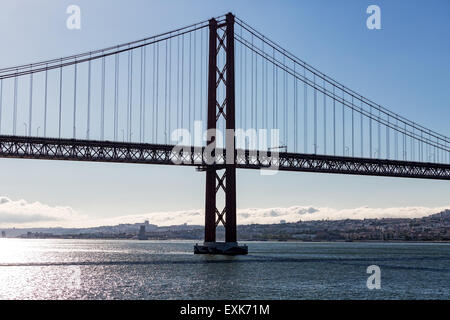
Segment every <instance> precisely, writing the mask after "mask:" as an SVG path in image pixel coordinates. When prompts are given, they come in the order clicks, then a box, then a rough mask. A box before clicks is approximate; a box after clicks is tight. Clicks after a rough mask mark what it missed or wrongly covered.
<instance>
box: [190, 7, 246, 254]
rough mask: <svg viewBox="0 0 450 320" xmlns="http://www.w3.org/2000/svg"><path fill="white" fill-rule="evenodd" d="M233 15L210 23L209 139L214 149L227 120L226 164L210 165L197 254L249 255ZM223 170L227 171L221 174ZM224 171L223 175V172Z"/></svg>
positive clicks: (195, 250) (195, 251)
mask: <svg viewBox="0 0 450 320" xmlns="http://www.w3.org/2000/svg"><path fill="white" fill-rule="evenodd" d="M221 50H224V51H225V57H226V63H225V65H224V66H220V65H219V64H218V61H217V55H218V54H219V52H220V51H221ZM234 78H235V76H234V16H233V15H232V14H231V13H228V14H227V15H226V20H225V22H224V23H220V24H218V23H217V20H215V19H211V20H210V21H209V65H208V123H207V126H208V128H207V129H208V139H207V144H208V145H211V144H213V145H214V146H215V143H216V142H215V137H216V128H217V123H218V121H223V120H225V127H226V130H227V132H226V133H225V137H226V142H225V143H226V163H225V164H223V165H220V166H218V165H217V164H216V163H213V164H212V165H207V166H206V168H205V171H206V190H205V191H206V192H205V196H206V197H205V242H204V244H203V245H196V246H195V247H194V253H198V254H200V253H206V254H230V255H236V254H247V253H248V249H247V246H239V245H238V243H237V234H236V164H235V154H236V152H235V136H234V130H235V81H234ZM221 84H223V85H224V86H225V94H226V97H225V99H224V101H217V91H218V90H219V88H220V86H221ZM222 170H224V172H223V171H222ZM222 172H223V173H222ZM219 191H223V192H224V193H225V206H224V208H223V209H222V210H219V209H218V208H217V194H218V192H219ZM220 223H222V224H223V226H224V227H225V242H217V241H216V228H217V226H218V225H219V224H220Z"/></svg>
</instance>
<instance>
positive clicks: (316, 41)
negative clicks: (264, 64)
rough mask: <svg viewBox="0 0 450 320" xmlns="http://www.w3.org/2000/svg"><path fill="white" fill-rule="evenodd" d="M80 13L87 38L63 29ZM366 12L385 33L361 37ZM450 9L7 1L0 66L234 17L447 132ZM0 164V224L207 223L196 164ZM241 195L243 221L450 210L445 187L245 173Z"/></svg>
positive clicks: (431, 5) (394, 4)
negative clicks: (70, 10)
mask: <svg viewBox="0 0 450 320" xmlns="http://www.w3.org/2000/svg"><path fill="white" fill-rule="evenodd" d="M72 4H76V5H78V6H79V7H80V9H81V29H80V30H69V29H67V27H66V19H67V17H68V14H67V13H66V9H67V7H68V6H69V5H72ZM371 4H376V5H378V6H379V7H380V9H381V30H369V29H367V27H366V19H367V18H368V16H369V15H368V14H367V13H366V8H367V7H368V6H369V5H371ZM449 9H450V3H449V2H448V1H445V0H442V1H438V0H436V1H432V2H430V1H418V0H417V1H408V2H406V1H363V0H354V1H331V0H330V1H287V0H286V1H265V0H259V1H253V0H247V1H232V0H231V1H230V0H229V1H211V0H208V1H200V0H196V1H187V0H184V1H181V0H180V1H175V0H174V1H169V0H164V1H156V0H152V1H138V0H128V1H112V0H109V1H106V0H104V1H102V0H97V1H88V0H86V1H75V0H71V1H65V0H64V1H63V0H39V1H35V0H28V1H25V0H15V1H8V2H3V3H2V4H1V10H0V36H1V39H2V41H3V44H4V45H2V51H1V52H0V68H3V67H9V66H12V65H18V64H26V63H30V62H36V61H40V60H46V59H50V58H58V57H62V56H66V55H71V54H74V53H79V52H85V51H89V50H93V49H98V48H103V47H108V46H111V45H116V44H119V43H123V42H128V41H131V40H135V39H141V38H144V37H146V36H151V35H154V34H158V33H161V32H164V31H170V30H172V29H175V28H178V27H181V26H185V25H188V24H191V23H195V22H198V21H203V20H205V19H208V18H210V17H213V16H218V15H221V14H224V13H226V12H233V13H234V14H236V15H237V16H238V17H239V18H241V19H243V20H244V21H246V22H247V23H248V24H250V25H252V26H253V27H254V28H256V29H257V30H258V31H260V32H262V33H263V34H264V35H266V36H267V37H269V38H270V39H273V40H275V41H276V42H277V43H278V44H280V45H281V46H282V47H285V48H287V49H288V50H289V51H290V52H292V53H294V54H295V55H296V56H298V57H300V58H301V59H303V60H304V61H306V62H308V63H309V64H310V65H312V66H314V67H316V68H318V69H319V70H321V71H323V72H324V73H326V74H328V75H329V76H331V77H333V78H335V79H337V80H338V81H340V82H341V83H343V84H345V85H346V86H348V87H350V88H352V89H353V90H355V91H357V92H359V93H361V94H363V95H365V96H367V97H368V98H370V99H371V100H374V101H376V102H377V103H379V104H381V105H383V106H386V107H387V108H388V109H390V110H391V111H394V112H396V113H398V114H400V115H402V116H404V117H406V118H408V119H410V120H413V121H417V122H419V123H420V124H422V125H424V126H425V127H430V128H432V129H433V130H435V131H437V132H439V133H441V134H444V135H447V136H449V135H450V129H449V128H450V127H449V125H448V123H449V121H448V120H449V119H450V90H449V89H448V88H449V86H450V59H448V58H449V57H450V41H449V40H448V39H450V22H449V21H448V18H447V14H448V12H449ZM0 168H1V170H0V172H1V181H2V182H1V183H0V227H11V226H17V227H19V226H57V225H63V226H84V225H95V224H103V223H113V222H114V223H115V222H135V221H136V220H140V219H144V218H149V219H150V223H156V222H157V223H156V224H160V225H167V224H168V223H169V222H170V223H184V222H186V223H198V221H200V222H201V221H202V218H201V217H202V213H201V210H202V209H203V206H204V180H205V177H204V174H203V173H198V172H196V171H195V169H194V168H181V167H172V166H171V167H164V166H149V165H138V164H108V163H87V162H65V161H44V160H18V159H0ZM237 188H238V189H237V192H238V196H237V197H238V198H237V199H238V200H237V201H238V202H237V204H238V208H239V210H240V211H239V212H240V214H239V216H238V223H253V222H259V223H263V222H264V223H265V222H269V221H271V222H272V221H275V222H277V221H279V220H281V219H283V220H287V221H296V220H300V219H302V218H303V219H315V218H317V219H323V218H330V219H333V218H336V217H340V218H342V217H357V218H364V217H375V216H376V217H382V216H392V215H393V214H394V215H395V214H397V215H399V216H411V217H417V216H421V215H422V216H423V215H427V214H431V213H434V212H435V211H439V210H441V209H443V208H449V207H450V184H449V183H448V181H432V180H419V179H406V178H387V177H361V176H347V175H332V174H317V173H287V172H279V173H278V174H276V175H274V176H261V175H260V173H259V172H258V171H252V170H240V171H238V175H237ZM309 208H312V210H310V211H311V212H309V211H308V209H309ZM304 210H306V212H307V217H306V216H305V213H304V212H305V211H304ZM247 214H249V216H247ZM267 217H272V218H273V219H272V218H267ZM297 218H298V219H297ZM199 219H200V220H199Z"/></svg>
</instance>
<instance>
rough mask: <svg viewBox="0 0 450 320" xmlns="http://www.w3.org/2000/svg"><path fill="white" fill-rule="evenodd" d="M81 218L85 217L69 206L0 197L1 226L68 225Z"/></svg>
mask: <svg viewBox="0 0 450 320" xmlns="http://www.w3.org/2000/svg"><path fill="white" fill-rule="evenodd" d="M83 218H85V217H84V216H82V215H80V214H79V213H77V212H76V211H75V210H74V209H72V208H70V207H60V206H49V205H47V204H43V203H40V202H27V201H26V200H23V199H21V200H11V199H9V198H7V197H0V226H1V227H14V226H17V227H19V226H20V227H41V226H42V227H46V226H69V225H70V223H72V222H74V221H77V220H78V221H80V220H82V219H83Z"/></svg>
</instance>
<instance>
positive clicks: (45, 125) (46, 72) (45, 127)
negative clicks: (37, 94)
mask: <svg viewBox="0 0 450 320" xmlns="http://www.w3.org/2000/svg"><path fill="white" fill-rule="evenodd" d="M47 81H48V70H47V64H46V65H45V84H44V87H45V89H44V137H46V136H47V86H48V82H47Z"/></svg>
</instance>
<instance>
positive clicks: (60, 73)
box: [58, 66, 62, 138]
mask: <svg viewBox="0 0 450 320" xmlns="http://www.w3.org/2000/svg"><path fill="white" fill-rule="evenodd" d="M61 112H62V66H61V67H59V121H58V137H59V138H61Z"/></svg>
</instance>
